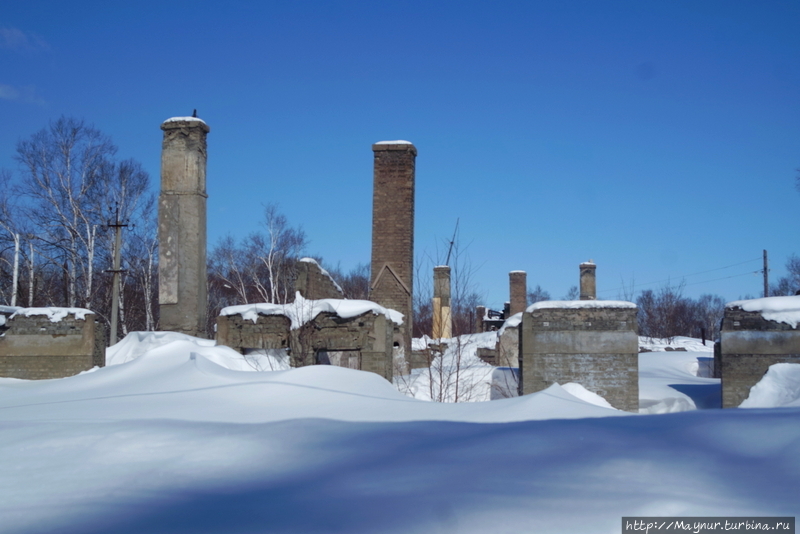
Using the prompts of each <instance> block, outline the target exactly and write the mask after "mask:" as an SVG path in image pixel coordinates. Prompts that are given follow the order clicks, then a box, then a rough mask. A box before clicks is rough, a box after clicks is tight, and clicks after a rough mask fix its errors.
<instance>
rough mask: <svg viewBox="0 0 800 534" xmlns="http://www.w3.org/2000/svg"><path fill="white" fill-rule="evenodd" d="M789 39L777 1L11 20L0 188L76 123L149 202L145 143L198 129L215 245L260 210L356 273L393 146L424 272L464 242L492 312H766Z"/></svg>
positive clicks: (781, 255)
mask: <svg viewBox="0 0 800 534" xmlns="http://www.w3.org/2000/svg"><path fill="white" fill-rule="evenodd" d="M798 23H800V3H797V2H788V1H770V2H762V1H758V2H746V1H734V0H726V1H702V2H697V1H686V2H683V1H653V2H641V1H630V2H628V1H608V2H598V1H586V2H578V1H576V2H563V1H553V2H549V1H542V2H538V1H529V2H502V1H501V2H491V3H490V2H468V1H465V2H415V1H408V2H305V1H295V2H225V3H212V2H182V1H171V2H163V1H161V2H150V1H139V2H126V3H116V2H107V1H106V2H80V1H76V2H39V1H35V0H30V1H26V2H12V1H10V0H2V6H1V7H0V29H1V30H0V125H2V127H0V167H4V168H8V169H12V170H14V169H16V164H15V163H14V161H13V152H14V147H15V145H16V143H17V141H18V140H19V139H23V138H26V137H28V136H30V135H31V134H33V133H34V132H36V131H38V130H39V129H41V128H43V127H45V126H46V125H47V123H48V121H49V120H52V119H56V118H58V117H59V116H61V115H67V116H75V117H80V118H84V119H85V120H86V121H87V122H90V123H92V124H94V125H95V126H96V127H98V128H99V129H101V130H103V131H104V132H106V133H108V134H109V135H111V136H112V138H113V139H114V141H115V142H116V143H117V145H118V146H119V148H120V152H119V155H120V156H121V157H124V158H128V157H133V158H136V159H138V160H139V161H141V162H142V164H143V165H144V166H145V168H146V169H147V170H148V171H149V172H150V174H151V177H152V179H153V184H154V188H157V187H158V177H159V165H160V144H161V130H160V129H159V126H160V124H161V122H162V121H163V120H165V119H167V118H169V117H172V116H180V115H188V114H191V112H192V109H195V108H196V109H197V110H198V114H199V116H200V117H201V118H203V119H204V120H206V122H207V123H208V124H209V125H210V126H211V133H210V134H209V139H208V141H209V163H208V193H209V203H208V208H209V221H208V224H209V244H210V245H211V246H213V244H214V243H215V242H216V241H217V240H218V239H219V238H220V237H221V236H223V235H225V234H227V233H230V234H233V235H234V236H237V237H244V236H245V235H247V234H248V233H249V232H251V231H254V230H256V229H258V224H259V221H260V219H261V212H262V205H263V204H265V203H277V204H279V206H280V208H281V210H282V211H283V212H284V213H285V214H286V216H287V217H288V218H289V220H290V222H291V223H293V224H295V225H302V227H303V228H304V230H305V231H306V233H307V235H308V237H309V238H310V240H311V245H310V247H309V249H308V253H310V254H316V255H321V256H322V257H323V259H324V260H325V261H326V262H329V263H332V264H334V265H335V264H336V263H339V262H340V263H341V266H342V267H343V268H345V269H349V268H351V267H353V266H355V265H356V264H357V263H359V262H367V261H369V256H370V238H371V236H370V232H371V213H372V212H371V201H372V200H371V195H372V151H371V144H372V143H374V142H377V141H381V140H386V139H407V140H409V141H412V142H413V143H414V144H415V145H416V147H417V149H418V151H419V155H418V157H417V190H416V194H417V197H416V203H417V204H416V206H417V207H416V209H417V211H416V254H417V256H419V257H430V258H432V260H433V261H434V263H436V262H437V259H438V260H441V256H440V257H439V258H437V249H438V251H439V252H438V253H439V254H441V255H443V254H444V247H445V245H444V241H446V240H447V239H448V238H449V236H450V234H451V233H452V231H453V228H454V226H455V223H456V220H457V219H458V220H460V242H461V245H462V249H466V254H467V255H468V256H469V258H468V259H469V261H470V262H471V266H472V268H473V270H474V275H473V280H474V281H475V282H476V283H477V284H478V286H479V287H478V289H479V290H480V292H482V293H483V294H484V295H485V299H486V303H487V304H488V305H489V306H492V307H495V308H496V307H500V306H502V303H503V301H505V300H507V299H508V272H509V271H511V270H516V269H523V270H526V271H527V272H528V283H529V285H530V286H535V285H536V284H539V285H541V286H542V287H543V288H544V289H546V290H548V291H549V292H550V293H551V294H552V296H553V297H555V298H558V297H561V296H563V295H564V294H565V293H566V292H567V290H568V289H569V287H570V286H572V285H576V284H577V282H578V264H579V263H580V262H582V261H586V260H588V259H590V258H591V259H593V260H594V261H595V262H596V263H597V264H598V269H597V273H598V291H599V296H600V297H602V298H615V297H617V295H618V289H617V288H619V287H620V286H621V285H622V283H623V281H624V282H625V283H626V284H630V283H631V281H633V282H634V283H635V284H642V285H640V286H639V287H637V289H643V288H647V287H658V286H659V285H660V284H655V285H654V286H653V285H650V286H648V285H645V284H647V283H649V282H656V281H662V280H666V279H671V280H672V281H673V282H677V281H680V280H681V279H683V278H684V277H685V281H686V284H687V285H686V287H685V290H684V291H685V293H686V294H687V295H690V296H697V295H700V294H701V293H715V294H719V295H720V296H722V297H723V298H725V299H727V300H734V299H736V298H739V297H742V296H744V295H747V294H750V295H756V296H757V295H758V293H759V291H760V288H761V285H762V283H761V278H760V275H757V274H752V271H757V270H759V269H760V268H761V263H760V258H761V253H762V252H761V251H762V249H767V250H768V251H769V254H770V259H771V264H772V265H771V266H772V268H773V269H772V272H771V276H772V277H773V278H777V277H778V276H780V275H782V274H784V268H783V264H784V263H785V261H786V259H787V258H788V257H789V256H790V255H791V254H793V253H800V250H798V247H797V246H796V241H795V240H796V239H797V235H798V230H800V224H798V207H800V193H798V192H797V191H796V190H795V188H794V181H795V176H796V175H797V171H796V169H797V168H800V98H798V97H799V96H800V32H798V31H797V27H798ZM734 264H741V265H737V266H735V267H729V266H731V265H734ZM704 271H710V272H707V273H705V274H701V275H694V273H700V272H704ZM745 273H750V274H745ZM686 275H693V276H686ZM738 275H742V276H738ZM717 278H725V279H724V280H717V281H714V282H706V281H708V280H713V279H717Z"/></svg>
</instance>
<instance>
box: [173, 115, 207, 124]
mask: <svg viewBox="0 0 800 534" xmlns="http://www.w3.org/2000/svg"><path fill="white" fill-rule="evenodd" d="M182 121H186V122H202V123H203V124H205V123H206V121H204V120H203V119H200V118H198V117H171V118H169V119H167V120H165V121H164V122H182Z"/></svg>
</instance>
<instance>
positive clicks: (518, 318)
mask: <svg viewBox="0 0 800 534" xmlns="http://www.w3.org/2000/svg"><path fill="white" fill-rule="evenodd" d="M521 324H522V312H519V313H515V314H514V315H512V316H511V317H509V318H508V319H506V320H505V322H504V323H503V326H501V327H500V330H498V331H497V337H500V336H502V335H503V332H505V331H506V328H517V327H519V325H521Z"/></svg>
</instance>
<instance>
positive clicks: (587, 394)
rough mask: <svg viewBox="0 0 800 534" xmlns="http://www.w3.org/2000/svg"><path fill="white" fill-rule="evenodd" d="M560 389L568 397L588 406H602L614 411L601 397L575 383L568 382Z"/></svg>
mask: <svg viewBox="0 0 800 534" xmlns="http://www.w3.org/2000/svg"><path fill="white" fill-rule="evenodd" d="M561 387H562V388H563V389H564V391H566V392H567V393H569V394H570V395H573V396H575V397H577V398H579V399H581V400H582V401H586V402H588V403H589V404H594V405H595V406H602V407H603V408H610V409H612V410H613V409H615V408H614V407H613V406H611V404H609V402H608V401H607V400H605V399H604V398H603V397H601V396H600V395H598V394H597V393H594V392H592V391H589V390H588V389H586V388H585V387H583V386H582V385H580V384H578V383H576V382H568V383H566V384H564V385H563V386H561Z"/></svg>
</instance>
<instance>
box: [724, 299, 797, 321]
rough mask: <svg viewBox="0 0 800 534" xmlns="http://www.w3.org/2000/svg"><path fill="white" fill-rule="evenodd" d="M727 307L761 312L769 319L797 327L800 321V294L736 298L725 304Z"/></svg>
mask: <svg viewBox="0 0 800 534" xmlns="http://www.w3.org/2000/svg"><path fill="white" fill-rule="evenodd" d="M725 307H726V308H741V309H743V310H744V311H748V312H759V313H761V317H763V318H764V319H766V320H767V321H776V322H778V323H786V324H788V325H791V327H792V328H797V323H800V295H793V296H790V297H766V298H761V299H751V300H736V301H733V302H729V303H727V304H726V305H725Z"/></svg>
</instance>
